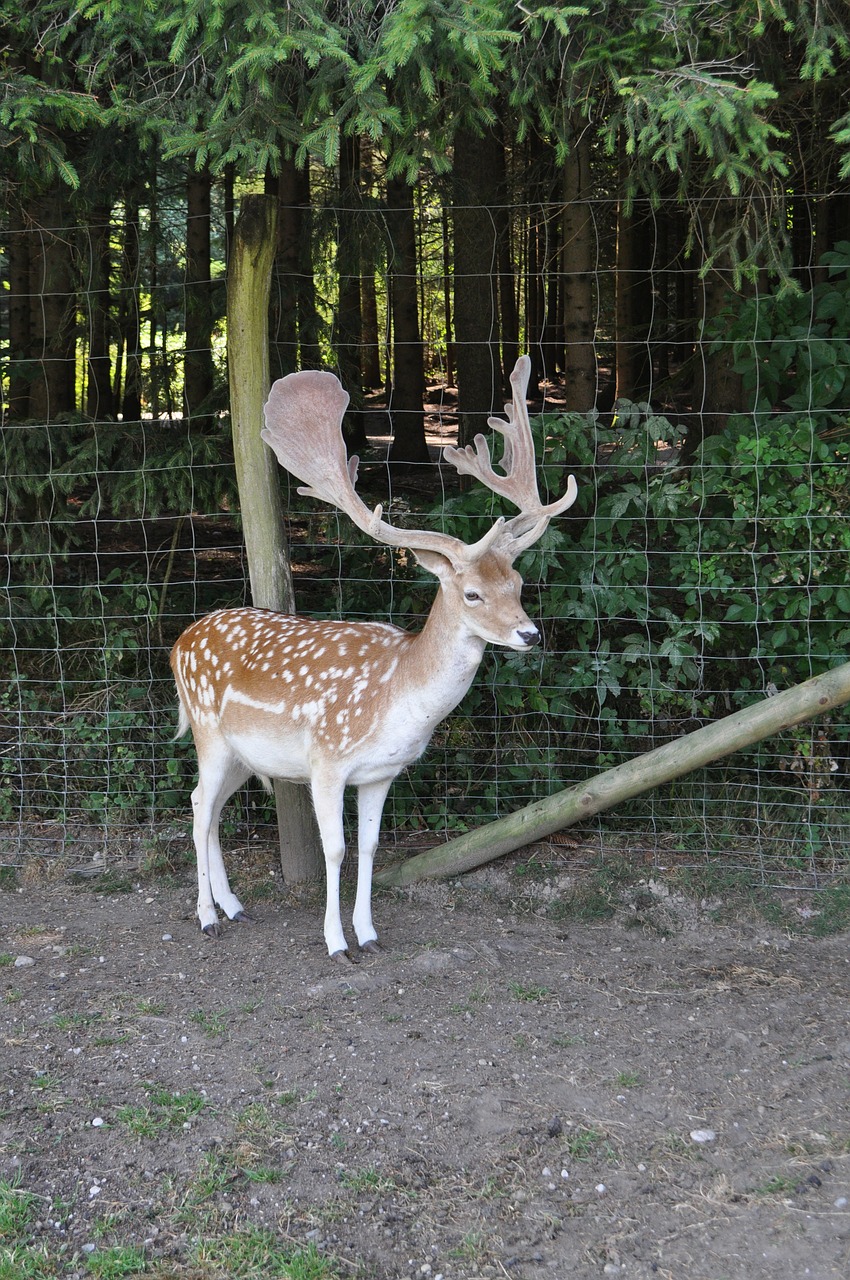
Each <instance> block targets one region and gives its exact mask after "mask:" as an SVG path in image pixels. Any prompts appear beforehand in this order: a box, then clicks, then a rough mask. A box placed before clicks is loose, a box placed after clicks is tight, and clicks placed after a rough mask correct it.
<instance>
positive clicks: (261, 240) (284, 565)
mask: <svg viewBox="0 0 850 1280" xmlns="http://www.w3.org/2000/svg"><path fill="white" fill-rule="evenodd" d="M275 247H276V201H275V200H274V199H272V198H271V197H268V196H247V197H246V198H245V199H244V200H243V202H242V210H241V213H240V215H239V218H238V221H237V223H236V227H235V229H234V235H233V246H232V251H231V256H230V267H229V271H228V279H227V364H228V372H229V380H230V411H231V421H232V426H233V450H234V459H235V462H236V478H237V483H238V485H239V506H240V510H241V512H242V527H243V531H244V535H245V548H246V552H247V555H248V568H249V573H250V578H251V598H252V600H253V602H254V604H255V605H256V606H258V607H259V608H264V609H278V610H285V611H286V612H289V613H292V612H294V609H295V593H294V590H293V585H292V572H291V570H290V566H289V555H288V549H287V545H286V538H285V535H284V531H283V509H282V503H281V498H280V482H279V478H278V468H277V463H276V462H275V459H274V455H273V454H272V452H271V450H270V449H268V448H266V446H265V444H264V443H263V441H262V439H261V437H260V430H261V428H262V423H263V404H264V402H265V399H266V396H267V394H268V389H269V357H268V308H269V291H270V285H271V270H272V263H273V261H274V253H275ZM305 429H306V428H305ZM275 799H276V802H277V814H278V831H279V835H280V862H281V869H282V871H283V876H284V879H285V880H286V881H287V882H288V883H292V882H295V881H300V880H309V879H315V878H316V877H317V876H318V875H319V874H320V869H321V866H322V853H321V844H320V841H319V838H318V831H317V828H316V823H315V818H314V816H313V810H312V805H311V803H310V795H309V791H308V789H307V788H306V787H302V786H299V785H298V784H297V783H292V782H281V781H276V782H275Z"/></svg>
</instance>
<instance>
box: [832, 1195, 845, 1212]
mask: <svg viewBox="0 0 850 1280" xmlns="http://www.w3.org/2000/svg"><path fill="white" fill-rule="evenodd" d="M847 1204H848V1200H847V1197H846V1196H839V1197H838V1199H837V1200H836V1201H835V1207H836V1209H846V1208H847Z"/></svg>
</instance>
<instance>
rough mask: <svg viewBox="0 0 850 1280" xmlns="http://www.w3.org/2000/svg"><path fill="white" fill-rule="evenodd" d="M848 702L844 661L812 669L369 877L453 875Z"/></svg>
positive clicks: (848, 665)
mask: <svg viewBox="0 0 850 1280" xmlns="http://www.w3.org/2000/svg"><path fill="white" fill-rule="evenodd" d="M848 701H850V662H845V663H844V664H843V665H842V666H840V667H835V668H833V670H832V671H827V672H825V673H824V674H823V675H820V676H814V677H813V678H812V679H811V680H806V681H805V682H804V683H803V684H797V685H794V686H793V687H792V688H790V689H785V690H784V691H783V692H782V693H777V694H774V696H773V697H772V698H765V700H764V701H763V702H758V703H756V704H755V706H752V707H745V708H744V709H743V711H736V712H735V713H734V715H731V716H725V717H724V718H723V719H722V720H717V721H715V723H714V724H708V725H705V726H704V728H702V729H696V730H695V731H694V732H693V733H688V734H685V736H684V737H683V738H677V739H676V740H675V742H667V743H665V745H664V746H663V747H657V748H656V750H655V751H648V752H646V753H645V754H644V755H640V756H636V757H635V758H634V759H633V760H628V761H626V763H625V764H620V765H617V767H616V768H615V769H608V770H606V772H605V773H599V774H597V775H596V777H594V778H590V779H589V780H588V781H587V782H582V783H580V784H579V785H578V786H576V787H569V788H567V790H566V791H558V792H556V794H555V795H552V796H547V797H546V799H545V800H537V801H535V803H534V804H530V805H528V806H527V807H526V808H525V809H520V810H519V811H518V812H517V813H512V814H509V815H508V816H507V817H506V818H499V819H498V820H497V821H496V822H491V823H489V825H488V826H486V827H479V828H478V830H477V831H470V832H469V833H468V834H467V835H464V836H459V837H458V838H457V839H456V840H450V841H449V842H448V844H444V845H441V846H440V847H439V848H437V849H430V850H428V852H426V853H420V854H417V856H416V857H414V858H409V859H408V861H407V862H402V863H400V864H399V865H398V866H395V867H388V868H387V869H386V870H384V871H381V872H379V873H378V874H377V875H376V876H375V884H377V885H382V886H385V887H387V886H398V885H406V884H413V883H414V882H415V881H417V880H428V879H438V878H439V877H441V876H454V875H460V874H462V872H464V871H471V870H472V869H473V867H479V866H481V865H482V864H483V863H485V862H491V861H492V860H493V859H494V858H499V857H501V856H502V854H505V853H512V852H513V851H514V849H521V848H522V847H523V845H526V844H532V843H533V842H534V841H535V840H543V839H545V837H546V836H550V835H552V833H553V832H554V831H562V830H563V829H564V827H570V826H573V825H574V824H575V823H576V822H581V821H582V819H583V818H589V817H591V816H592V815H593V814H596V813H604V812H605V810H606V809H611V808H613V807H614V805H617V804H621V803H622V802H623V801H624V800H630V799H631V798H632V797H633V796H638V795H640V794H641V792H643V791H651V790H652V788H653V787H658V786H661V784H662V783H664V782H672V780H673V779H674V778H680V777H682V775H683V774H686V773H691V772H693V770H694V769H700V768H703V767H704V766H705V765H708V764H711V763H712V762H713V761H715V760H720V759H721V758H722V757H723V756H728V755H732V753H733V752H735V751H740V750H741V749H742V748H743V747H749V746H751V745H752V744H753V743H754V742H759V741H760V740H761V739H762V738H769V737H771V736H772V735H773V734H775V733H781V732H782V730H783V729H790V728H791V727H792V726H793V725H796V724H801V723H802V722H803V721H804V720H813V719H814V718H815V716H819V715H822V714H823V713H824V712H826V711H829V710H831V708H833V707H839V706H841V704H842V703H843V702H848Z"/></svg>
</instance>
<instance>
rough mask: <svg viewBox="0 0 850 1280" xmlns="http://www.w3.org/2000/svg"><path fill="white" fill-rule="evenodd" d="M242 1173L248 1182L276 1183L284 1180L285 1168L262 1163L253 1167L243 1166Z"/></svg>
mask: <svg viewBox="0 0 850 1280" xmlns="http://www.w3.org/2000/svg"><path fill="white" fill-rule="evenodd" d="M242 1175H243V1177H245V1178H247V1180H248V1182H257V1183H268V1184H274V1183H276V1182H283V1176H284V1171H283V1169H273V1168H272V1167H271V1166H270V1165H262V1164H261V1165H256V1166H255V1167H254V1168H252V1169H245V1168H243V1169H242Z"/></svg>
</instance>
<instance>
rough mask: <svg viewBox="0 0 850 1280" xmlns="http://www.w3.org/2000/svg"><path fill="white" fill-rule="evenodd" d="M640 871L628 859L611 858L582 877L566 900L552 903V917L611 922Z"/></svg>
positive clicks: (550, 911)
mask: <svg viewBox="0 0 850 1280" xmlns="http://www.w3.org/2000/svg"><path fill="white" fill-rule="evenodd" d="M639 874H640V871H639V868H637V867H635V866H634V865H633V864H632V863H630V862H628V861H627V860H626V859H618V858H610V859H606V860H605V861H604V862H602V863H600V864H599V865H598V866H596V867H594V868H593V870H592V871H590V872H589V873H588V874H587V875H585V876H582V877H581V878H580V879H579V880H578V881H577V883H576V884H575V886H574V888H573V889H572V890H571V891H570V892H569V893H568V894H567V895H566V896H565V897H563V898H559V899H558V900H557V901H556V902H553V903H552V905H551V906H550V908H549V915H550V917H551V918H552V919H554V920H567V919H572V920H580V921H583V922H585V923H592V922H593V921H595V920H610V919H611V917H612V916H613V915H614V914H615V912H616V911H617V908H618V907H619V906H620V904H621V900H622V891H623V889H624V887H625V886H626V885H628V884H631V883H633V882H634V881H635V880H636V879H637V878H638V876H639Z"/></svg>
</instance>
